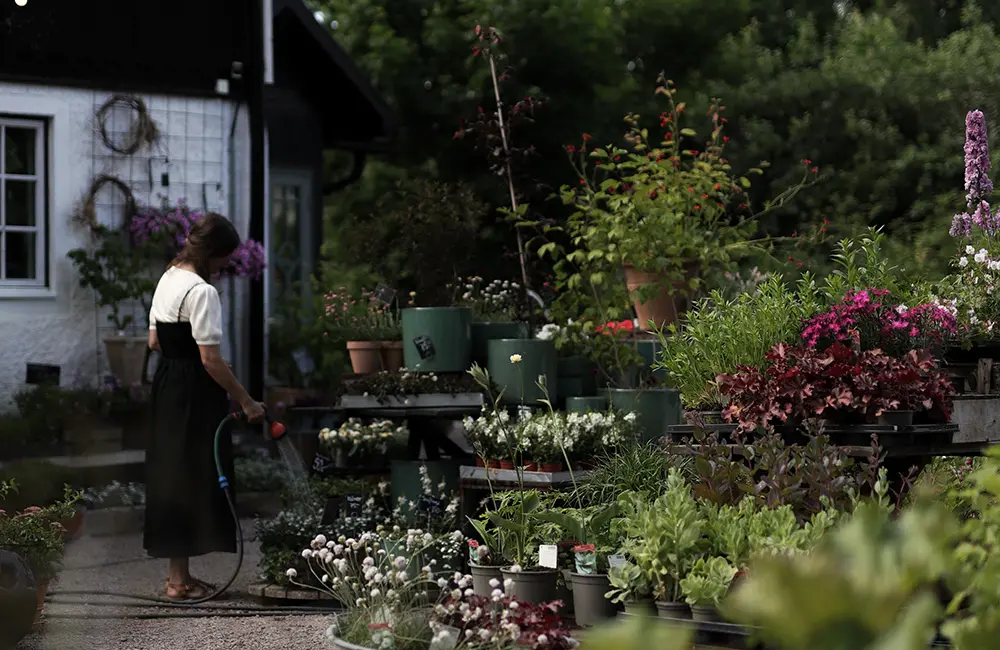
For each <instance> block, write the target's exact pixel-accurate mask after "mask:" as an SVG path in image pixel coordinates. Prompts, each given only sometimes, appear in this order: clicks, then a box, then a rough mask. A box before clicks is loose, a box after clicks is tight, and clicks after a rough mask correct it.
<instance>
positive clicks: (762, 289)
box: [656, 275, 818, 424]
mask: <svg viewBox="0 0 1000 650" xmlns="http://www.w3.org/2000/svg"><path fill="white" fill-rule="evenodd" d="M807 282H808V281H807V280H800V281H799V287H798V290H796V288H795V287H794V286H790V285H789V284H787V283H785V282H784V281H783V280H782V278H781V276H778V275H775V276H771V277H768V278H767V279H766V280H764V281H763V282H762V283H760V284H759V285H757V288H756V290H755V291H753V292H743V293H740V294H739V295H738V296H737V297H735V298H727V297H726V296H725V295H724V294H723V293H722V292H721V291H718V290H716V291H713V292H712V293H711V294H709V295H708V296H706V297H705V298H703V299H702V300H699V301H697V302H696V303H695V304H694V305H693V306H692V308H691V309H690V310H688V312H687V314H685V317H684V322H683V323H675V324H671V326H670V327H669V329H667V330H662V331H660V332H658V333H657V336H658V338H659V341H660V345H661V348H660V354H659V358H658V360H657V363H656V366H657V367H659V368H661V369H663V370H664V371H665V372H666V373H667V378H668V380H669V381H670V383H671V385H673V386H675V387H677V388H678V389H679V390H680V393H681V402H682V404H683V406H684V408H685V409H688V410H690V411H691V412H693V414H697V416H696V417H697V419H700V420H701V421H703V422H704V423H706V424H711V423H721V422H723V420H722V410H723V408H724V398H723V395H722V393H721V391H720V389H719V385H718V382H717V381H716V378H717V377H718V376H719V375H722V374H725V373H730V372H733V371H735V370H736V369H737V367H738V366H749V367H757V368H759V367H761V366H762V365H763V364H764V361H765V359H766V357H767V354H768V352H770V350H771V348H772V347H773V346H774V345H775V344H776V343H779V342H780V343H787V344H794V343H796V342H797V341H798V340H799V335H800V332H801V330H802V321H803V320H805V319H807V318H810V317H812V316H813V315H814V314H815V313H816V311H817V310H818V302H817V300H816V299H815V295H814V292H810V291H809V286H808V285H807V284H806V283H807Z"/></svg>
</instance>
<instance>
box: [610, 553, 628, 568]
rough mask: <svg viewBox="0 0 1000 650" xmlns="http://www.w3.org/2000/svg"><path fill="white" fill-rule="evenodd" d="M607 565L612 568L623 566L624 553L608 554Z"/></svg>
mask: <svg viewBox="0 0 1000 650" xmlns="http://www.w3.org/2000/svg"><path fill="white" fill-rule="evenodd" d="M608 566H609V567H611V568H612V569H620V568H622V567H623V566H625V556H624V555H609V556H608Z"/></svg>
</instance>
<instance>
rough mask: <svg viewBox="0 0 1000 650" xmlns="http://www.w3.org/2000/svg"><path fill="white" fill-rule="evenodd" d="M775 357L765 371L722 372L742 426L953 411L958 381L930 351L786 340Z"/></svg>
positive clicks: (732, 412) (730, 410)
mask: <svg viewBox="0 0 1000 650" xmlns="http://www.w3.org/2000/svg"><path fill="white" fill-rule="evenodd" d="M767 361H768V363H769V365H768V367H767V368H765V369H763V370H758V369H756V368H750V367H746V366H743V367H741V368H739V370H738V372H736V373H733V374H726V375H719V376H718V377H717V378H716V380H717V381H718V382H719V387H720V390H721V392H722V394H723V396H725V397H727V398H728V399H729V400H730V402H729V406H728V407H727V408H726V410H725V411H723V417H725V418H726V420H727V421H729V422H734V421H735V422H736V423H737V424H738V425H739V430H740V431H741V432H752V431H755V430H757V429H764V430H767V431H770V430H773V429H774V426H775V423H776V422H777V423H792V424H799V423H801V422H802V421H804V420H806V419H809V418H813V417H831V416H832V415H834V414H835V412H838V411H839V412H844V411H849V412H856V413H859V414H860V415H863V416H876V417H877V416H879V415H881V414H882V412H884V411H890V410H931V409H934V408H938V409H940V410H941V411H943V412H944V414H945V415H946V416H947V415H949V414H950V411H951V398H952V396H953V394H954V389H953V387H952V384H951V382H950V381H949V380H948V378H947V377H946V376H945V375H944V374H942V373H940V372H937V370H936V368H937V364H936V362H935V361H934V358H933V356H931V355H930V353H929V352H927V351H926V350H910V351H909V352H907V353H906V355H905V356H903V357H902V358H899V359H897V358H894V357H890V356H889V355H887V354H885V353H884V352H882V351H881V350H877V349H876V350H864V351H859V350H857V349H854V348H851V347H848V346H846V345H844V344H843V343H841V342H839V341H838V342H836V343H834V344H833V345H831V346H829V347H828V348H826V349H825V350H822V351H821V350H819V349H816V348H811V347H808V346H805V345H800V346H788V345H785V344H784V343H779V344H777V345H775V346H774V348H772V349H771V352H770V353H768V355H767Z"/></svg>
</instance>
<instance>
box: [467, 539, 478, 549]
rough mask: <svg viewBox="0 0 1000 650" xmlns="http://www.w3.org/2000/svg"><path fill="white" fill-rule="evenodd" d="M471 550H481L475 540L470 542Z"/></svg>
mask: <svg viewBox="0 0 1000 650" xmlns="http://www.w3.org/2000/svg"><path fill="white" fill-rule="evenodd" d="M469 548H479V542H477V541H476V540H474V539H470V540H469Z"/></svg>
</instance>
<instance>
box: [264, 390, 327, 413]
mask: <svg viewBox="0 0 1000 650" xmlns="http://www.w3.org/2000/svg"><path fill="white" fill-rule="evenodd" d="M318 399H319V393H318V392H317V391H315V390H313V389H311V388H293V387H291V386H275V387H273V388H268V389H267V408H268V409H269V410H270V411H271V412H272V413H282V412H284V411H285V409H288V408H292V407H294V406H298V405H299V404H300V403H302V404H308V403H310V402H316V401H318Z"/></svg>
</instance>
